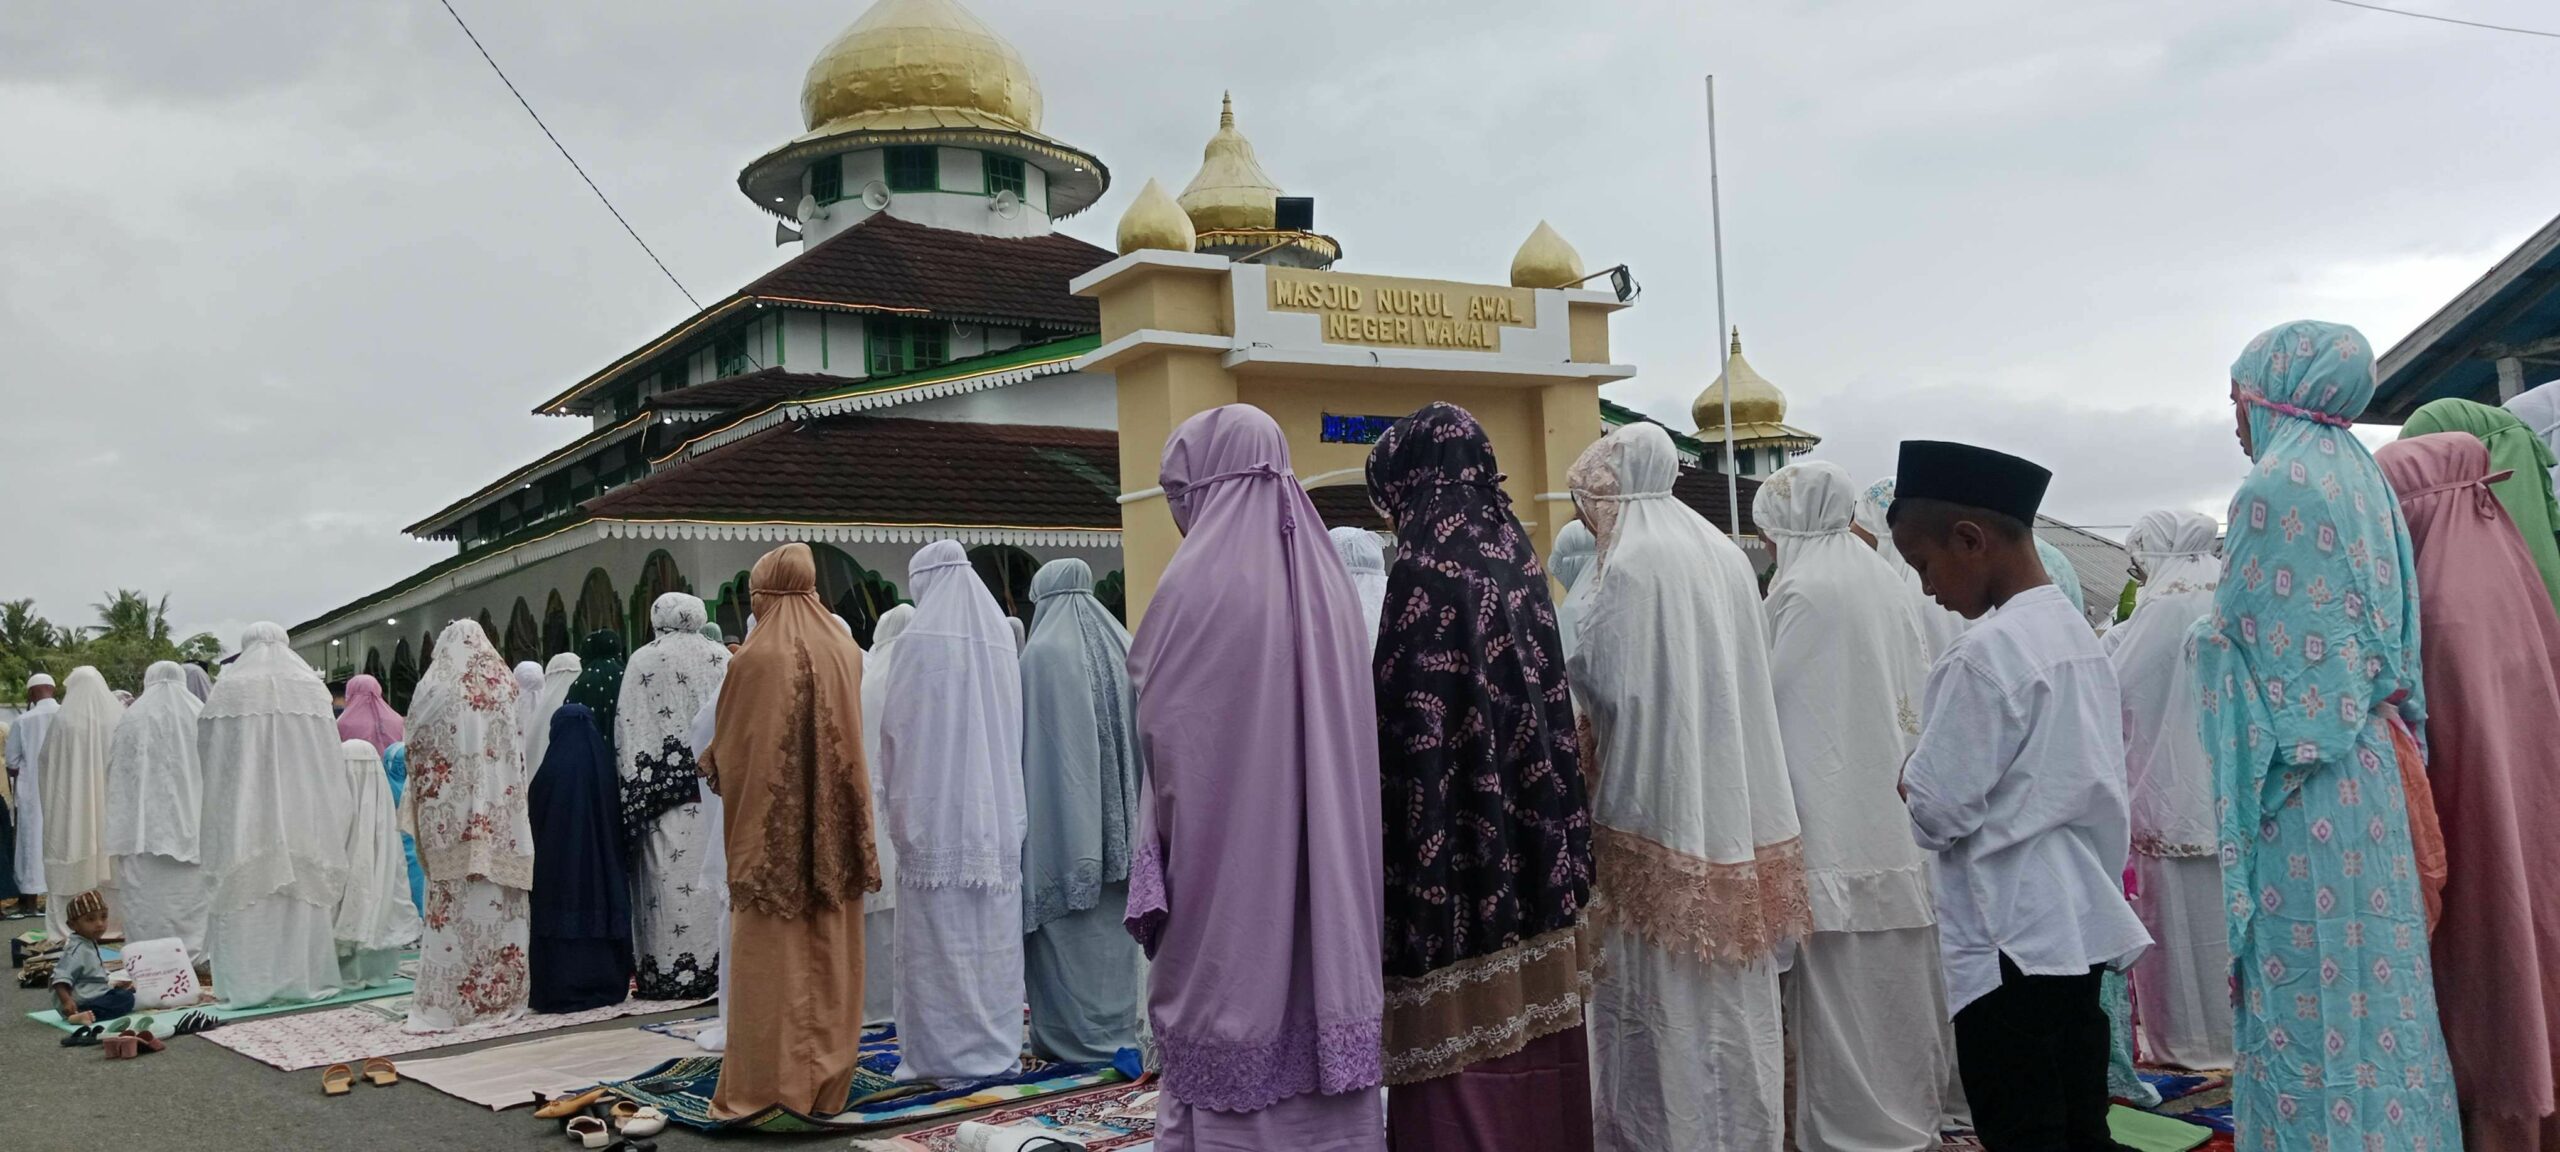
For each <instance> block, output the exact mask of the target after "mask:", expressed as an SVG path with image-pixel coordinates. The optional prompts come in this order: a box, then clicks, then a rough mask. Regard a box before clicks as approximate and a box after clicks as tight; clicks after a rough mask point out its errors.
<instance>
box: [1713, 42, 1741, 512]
mask: <svg viewBox="0 0 2560 1152" xmlns="http://www.w3.org/2000/svg"><path fill="white" fill-rule="evenodd" d="M1707 214H1708V218H1709V219H1710V220H1711V221H1712V227H1713V228H1714V231H1715V253H1716V339H1715V342H1716V343H1718V344H1722V343H1724V340H1725V332H1726V330H1727V329H1726V327H1725V315H1724V191H1723V188H1722V186H1721V182H1720V180H1719V173H1718V172H1717V170H1716V78H1715V75H1714V74H1713V73H1709V74H1708V75H1707ZM1717 364H1718V367H1717V375H1718V377H1719V378H1722V377H1725V376H1729V375H1731V373H1730V372H1729V371H1728V369H1730V368H1731V367H1732V364H1733V360H1732V357H1731V356H1729V355H1728V356H1727V357H1726V358H1725V359H1724V360H1721V361H1718V362H1717ZM1724 522H1725V524H1726V526H1727V527H1730V528H1732V529H1733V534H1734V535H1736V536H1739V535H1741V534H1742V469H1740V468H1739V467H1736V466H1735V464H1734V456H1733V381H1732V380H1729V379H1727V380H1725V381H1724Z"/></svg>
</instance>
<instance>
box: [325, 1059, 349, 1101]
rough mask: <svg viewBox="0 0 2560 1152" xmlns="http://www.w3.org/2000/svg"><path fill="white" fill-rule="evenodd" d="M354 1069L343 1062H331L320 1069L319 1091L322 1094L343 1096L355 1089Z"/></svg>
mask: <svg viewBox="0 0 2560 1152" xmlns="http://www.w3.org/2000/svg"><path fill="white" fill-rule="evenodd" d="M355 1087H356V1070H355V1069H353V1068H349V1067H347V1066H346V1065H344V1064H332V1065H330V1066H328V1067H326V1068H323V1069H321V1070H320V1092H321V1094H322V1095H324V1096H344V1095H346V1094H347V1093H349V1092H353V1091H355Z"/></svg>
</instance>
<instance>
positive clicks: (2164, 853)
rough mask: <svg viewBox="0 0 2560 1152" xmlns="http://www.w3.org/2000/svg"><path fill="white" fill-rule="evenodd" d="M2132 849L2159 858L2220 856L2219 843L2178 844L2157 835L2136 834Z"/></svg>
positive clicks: (2183, 858)
mask: <svg viewBox="0 0 2560 1152" xmlns="http://www.w3.org/2000/svg"><path fill="white" fill-rule="evenodd" d="M2133 850H2134V851H2136V852H2139V853H2141V854H2143V855H2145V856H2149V857H2152V858H2154V859H2161V860H2189V859H2193V858H2196V857H2199V856H2220V855H2222V846H2221V845H2220V844H2180V843H2177V842H2175V841H2170V840H2163V839H2161V838H2160V837H2157V836H2137V837H2135V838H2134V841H2133Z"/></svg>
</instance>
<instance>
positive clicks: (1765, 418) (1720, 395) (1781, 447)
mask: <svg viewBox="0 0 2560 1152" xmlns="http://www.w3.org/2000/svg"><path fill="white" fill-rule="evenodd" d="M1728 388H1729V389H1731V390H1732V393H1733V400H1732V405H1733V459H1734V470H1735V472H1737V473H1738V474H1740V475H1743V476H1746V477H1750V478H1752V479H1755V480H1756V479H1760V478H1762V477H1765V476H1768V475H1769V474H1770V473H1773V472H1776V471H1777V470H1778V469H1780V468H1784V467H1786V466H1787V464H1788V463H1789V462H1790V461H1792V460H1794V459H1795V458H1796V457H1798V456H1802V455H1804V454H1805V453H1807V452H1810V451H1812V450H1813V446H1814V445H1816V444H1820V443H1821V442H1822V437H1820V436H1816V435H1814V434H1813V433H1811V432H1807V431H1805V430H1804V429H1801V428H1798V427H1796V426H1794V425H1792V424H1789V423H1787V397H1786V394H1785V393H1782V392H1780V391H1778V386H1777V385H1775V384H1771V383H1770V382H1769V381H1768V380H1767V379H1765V378H1763V377H1762V376H1761V375H1760V373H1758V372H1756V371H1753V370H1752V367H1751V362H1750V361H1748V360H1745V359H1743V358H1742V329H1740V328H1736V329H1734V330H1733V344H1732V346H1731V348H1730V349H1728V350H1727V351H1726V353H1725V360H1724V373H1723V374H1722V375H1720V376H1717V377H1716V381H1715V383H1713V384H1709V385H1707V390H1706V391H1704V392H1700V393H1698V399H1697V402H1696V403H1694V404H1691V405H1690V406H1689V416H1690V418H1691V419H1693V420H1695V421H1697V422H1698V440H1699V441H1700V442H1701V443H1703V444H1705V445H1706V446H1707V449H1708V451H1709V453H1710V456H1709V458H1708V459H1707V460H1706V462H1705V463H1706V465H1707V466H1708V467H1710V468H1715V469H1719V470H1720V469H1722V468H1723V467H1724V466H1725V464H1724V436H1725V403H1726V401H1725V392H1726V390H1727V389H1728Z"/></svg>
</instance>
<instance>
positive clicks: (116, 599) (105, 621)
mask: <svg viewBox="0 0 2560 1152" xmlns="http://www.w3.org/2000/svg"><path fill="white" fill-rule="evenodd" d="M89 607H91V608H93V609H95V610H96V611H97V613H98V625H97V632H98V636H99V638H101V639H105V638H110V637H112V638H115V639H124V640H140V641H142V642H144V643H146V644H149V645H150V646H152V647H154V648H158V647H160V646H162V645H169V646H172V647H174V646H175V643H176V641H175V639H174V638H173V637H172V636H171V633H170V628H169V598H168V597H167V596H162V597H161V598H160V602H159V603H157V604H154V603H152V602H151V598H150V597H149V596H145V595H143V594H142V593H141V592H138V591H135V590H133V589H131V588H118V589H116V590H115V591H114V592H112V593H110V594H109V597H108V600H107V602H106V603H103V604H92V605H90V606H89Z"/></svg>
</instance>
